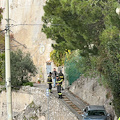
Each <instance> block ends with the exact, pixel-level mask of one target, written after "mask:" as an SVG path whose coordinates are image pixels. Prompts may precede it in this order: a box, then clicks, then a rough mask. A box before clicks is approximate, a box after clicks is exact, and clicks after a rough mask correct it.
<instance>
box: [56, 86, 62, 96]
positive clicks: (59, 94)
mask: <svg viewBox="0 0 120 120" xmlns="http://www.w3.org/2000/svg"><path fill="white" fill-rule="evenodd" d="M57 91H58V96H59V98H62V93H61V85H58V86H57Z"/></svg>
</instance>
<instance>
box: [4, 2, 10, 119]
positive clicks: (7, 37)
mask: <svg viewBox="0 0 120 120" xmlns="http://www.w3.org/2000/svg"><path fill="white" fill-rule="evenodd" d="M6 21H7V24H6V32H5V76H6V89H7V120H12V93H11V70H10V30H9V0H6Z"/></svg>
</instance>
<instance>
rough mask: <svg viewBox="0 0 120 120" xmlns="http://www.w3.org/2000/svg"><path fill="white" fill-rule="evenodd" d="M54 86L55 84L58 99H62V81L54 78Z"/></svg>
mask: <svg viewBox="0 0 120 120" xmlns="http://www.w3.org/2000/svg"><path fill="white" fill-rule="evenodd" d="M56 84H57V92H58V96H59V97H58V98H60V99H62V93H61V85H62V81H61V79H60V78H59V76H56Z"/></svg>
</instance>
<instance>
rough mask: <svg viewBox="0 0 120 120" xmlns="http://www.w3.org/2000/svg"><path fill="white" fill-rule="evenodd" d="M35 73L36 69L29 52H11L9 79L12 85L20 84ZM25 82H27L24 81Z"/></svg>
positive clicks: (28, 79)
mask: <svg viewBox="0 0 120 120" xmlns="http://www.w3.org/2000/svg"><path fill="white" fill-rule="evenodd" d="M36 73H37V69H36V67H35V65H34V64H33V61H32V59H31V57H30V54H29V53H23V52H22V51H21V50H17V51H15V52H11V81H12V86H20V85H22V84H23V83H25V82H28V81H30V80H31V78H32V77H33V76H35V75H36ZM26 84H27V83H26Z"/></svg>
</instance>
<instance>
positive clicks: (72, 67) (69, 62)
mask: <svg viewBox="0 0 120 120" xmlns="http://www.w3.org/2000/svg"><path fill="white" fill-rule="evenodd" d="M79 59H80V57H78V56H73V57H71V58H70V59H68V58H67V57H66V58H65V63H64V67H65V75H66V79H67V80H68V82H69V85H71V84H72V83H73V82H74V81H76V80H77V79H78V78H79V77H80V72H79V69H78V66H77V64H78V61H79Z"/></svg>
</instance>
